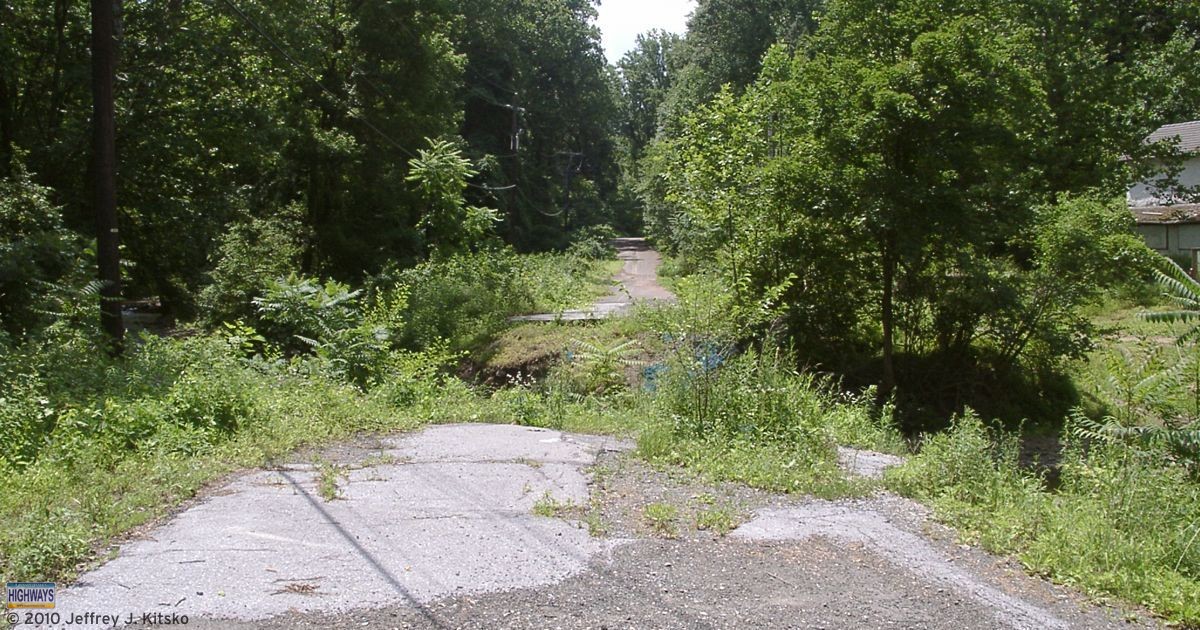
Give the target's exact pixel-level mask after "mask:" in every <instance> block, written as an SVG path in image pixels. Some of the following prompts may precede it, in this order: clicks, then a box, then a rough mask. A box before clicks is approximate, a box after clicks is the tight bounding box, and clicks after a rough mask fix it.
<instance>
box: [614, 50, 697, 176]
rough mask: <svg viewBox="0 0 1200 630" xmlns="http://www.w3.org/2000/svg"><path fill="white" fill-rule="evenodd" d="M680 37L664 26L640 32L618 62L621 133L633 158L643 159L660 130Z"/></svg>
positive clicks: (634, 160) (634, 159)
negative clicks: (661, 107) (661, 112)
mask: <svg viewBox="0 0 1200 630" xmlns="http://www.w3.org/2000/svg"><path fill="white" fill-rule="evenodd" d="M680 41H681V40H680V37H679V36H678V35H675V34H674V33H668V32H666V31H662V30H652V31H649V32H647V33H643V34H641V35H638V36H637V41H636V43H635V44H634V47H633V50H631V51H629V52H627V53H625V56H624V57H622V58H621V60H620V61H618V62H617V72H618V73H619V76H620V80H621V107H622V112H621V114H622V115H621V133H622V135H623V136H624V137H625V139H626V141H627V142H628V143H629V153H630V160H631V161H633V162H636V161H637V160H639V159H641V157H642V154H643V152H644V151H645V149H646V145H648V144H650V141H651V140H653V139H654V136H655V135H656V134H657V133H658V121H659V116H658V113H659V107H660V106H661V105H662V103H663V101H664V100H665V99H666V98H667V92H668V91H670V89H671V81H672V79H674V72H675V69H674V68H673V67H672V66H673V65H674V64H673V60H674V51H675V47H676V46H678V45H679V42H680Z"/></svg>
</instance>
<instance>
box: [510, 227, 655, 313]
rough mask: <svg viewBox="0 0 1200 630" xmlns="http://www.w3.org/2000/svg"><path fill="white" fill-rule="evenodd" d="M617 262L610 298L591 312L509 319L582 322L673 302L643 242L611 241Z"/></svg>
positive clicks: (636, 239)
mask: <svg viewBox="0 0 1200 630" xmlns="http://www.w3.org/2000/svg"><path fill="white" fill-rule="evenodd" d="M612 243H613V246H614V247H616V248H617V258H619V259H621V260H622V261H624V263H625V264H624V266H622V267H621V271H619V272H618V273H617V275H616V276H614V277H613V280H614V281H615V282H616V284H615V285H614V286H613V290H612V292H611V293H610V294H608V295H606V296H604V297H602V298H600V299H599V300H597V301H596V303H595V304H593V305H592V306H591V307H590V308H584V309H572V310H567V311H563V312H561V313H536V314H533V315H522V316H519V317H514V318H512V321H515V322H552V321H583V320H592V319H605V318H607V317H612V316H613V315H622V314H624V313H626V312H628V311H629V309H631V308H632V307H633V305H634V304H642V303H648V302H673V301H675V295H674V294H672V293H671V292H670V291H668V290H667V289H666V288H665V287H663V286H662V285H661V284H659V282H658V266H659V264H660V263H661V261H662V257H661V256H659V254H658V252H656V251H654V250H653V249H651V248H650V246H649V245H648V244H646V239H644V238H618V239H613V241H612Z"/></svg>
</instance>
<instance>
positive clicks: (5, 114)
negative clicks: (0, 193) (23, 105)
mask: <svg viewBox="0 0 1200 630" xmlns="http://www.w3.org/2000/svg"><path fill="white" fill-rule="evenodd" d="M9 13H10V11H9V7H8V3H7V2H4V1H3V0H0V18H3V17H5V16H7V15H8V14H9ZM11 52H12V51H11V50H0V178H3V177H8V176H9V175H10V174H11V173H12V170H11V169H12V157H13V154H12V147H13V144H14V143H15V136H16V129H15V126H14V124H13V122H14V121H13V109H14V108H13V100H14V99H15V97H16V95H15V94H11V93H10V92H9V82H10V81H12V82H13V83H15V82H16V64H17V60H16V55H15V54H11V56H10V53H11ZM15 88H16V86H15V85H14V86H13V89H14V90H15Z"/></svg>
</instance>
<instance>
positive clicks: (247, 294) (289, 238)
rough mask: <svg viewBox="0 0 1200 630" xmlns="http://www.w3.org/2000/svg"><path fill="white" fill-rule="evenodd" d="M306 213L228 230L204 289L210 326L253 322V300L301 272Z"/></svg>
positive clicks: (292, 210)
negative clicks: (303, 215) (274, 285)
mask: <svg viewBox="0 0 1200 630" xmlns="http://www.w3.org/2000/svg"><path fill="white" fill-rule="evenodd" d="M301 211H302V210H301V209H300V208H299V207H296V206H291V207H288V208H286V209H284V211H283V212H280V213H279V215H277V216H273V217H271V218H267V219H250V220H249V221H246V222H241V223H233V224H232V225H230V226H229V229H228V231H227V232H226V233H225V234H224V235H223V236H222V237H221V242H220V243H219V244H218V245H217V248H216V253H215V254H214V256H213V269H212V271H211V272H209V278H210V282H209V284H208V285H207V286H205V287H204V289H202V290H201V291H200V296H199V304H200V307H201V313H203V316H204V320H205V322H206V323H207V324H208V325H209V326H215V325H217V324H219V323H221V322H225V321H232V320H238V319H248V318H250V316H251V315H253V313H254V307H253V305H252V304H251V300H252V299H253V298H255V297H257V296H261V295H263V293H264V291H265V290H266V288H267V287H268V286H269V285H270V283H271V282H272V281H275V280H278V279H279V278H283V277H287V276H288V275H289V274H291V273H294V272H295V271H296V270H297V269H298V268H299V266H300V257H301V253H302V250H303V247H302V243H303V240H304V239H303V236H304V235H303V230H304V228H303V227H302V224H301V222H300V220H299V218H298V216H299V213H300V212H301Z"/></svg>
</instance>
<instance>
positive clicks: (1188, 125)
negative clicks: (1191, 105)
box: [1146, 120, 1200, 153]
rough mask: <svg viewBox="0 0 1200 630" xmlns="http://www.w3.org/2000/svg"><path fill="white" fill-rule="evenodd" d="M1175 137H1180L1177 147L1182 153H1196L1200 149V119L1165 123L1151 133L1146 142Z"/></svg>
mask: <svg viewBox="0 0 1200 630" xmlns="http://www.w3.org/2000/svg"><path fill="white" fill-rule="evenodd" d="M1175 138H1178V139H1179V145H1178V146H1177V147H1176V149H1178V150H1179V152H1180V153H1195V152H1196V151H1200V120H1193V121H1191V122H1182V123H1175V124H1173V125H1163V126H1162V127H1159V128H1158V130H1156V131H1155V132H1154V133H1152V134H1150V136H1149V137H1148V138H1146V142H1147V143H1154V142H1160V141H1162V140H1172V139H1175Z"/></svg>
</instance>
